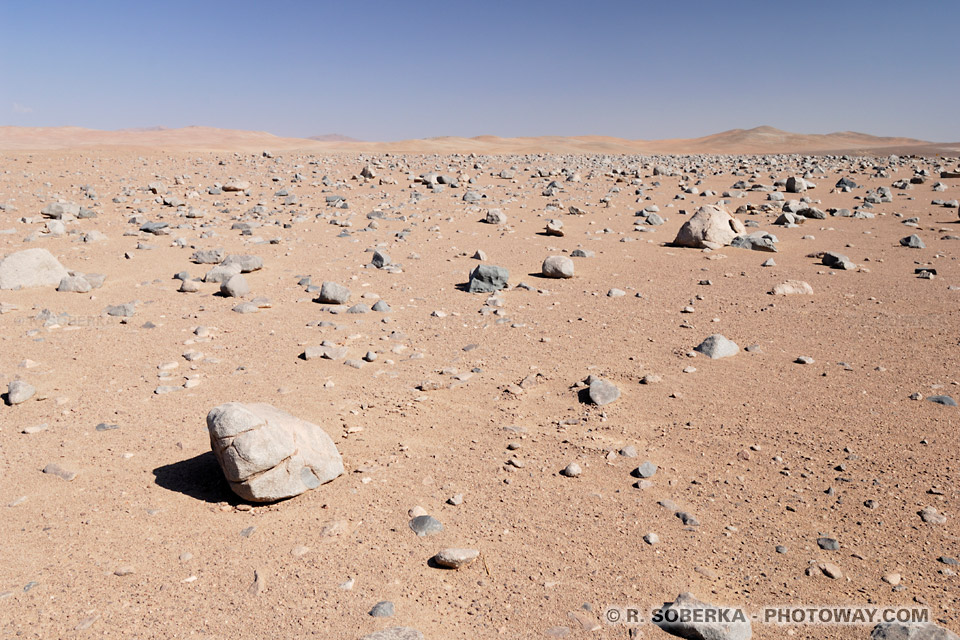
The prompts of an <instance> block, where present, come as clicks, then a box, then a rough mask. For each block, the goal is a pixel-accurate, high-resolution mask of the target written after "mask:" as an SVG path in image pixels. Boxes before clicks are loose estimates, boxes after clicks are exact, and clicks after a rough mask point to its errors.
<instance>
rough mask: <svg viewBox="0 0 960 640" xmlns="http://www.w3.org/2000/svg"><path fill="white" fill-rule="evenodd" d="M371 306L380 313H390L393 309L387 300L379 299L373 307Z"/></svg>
mask: <svg viewBox="0 0 960 640" xmlns="http://www.w3.org/2000/svg"><path fill="white" fill-rule="evenodd" d="M371 308H372V309H373V310H374V311H378V312H380V313H390V311H391V309H390V305H388V304H387V303H386V302H384V301H383V300H377V302H376V303H375V304H374V305H373V307H371Z"/></svg>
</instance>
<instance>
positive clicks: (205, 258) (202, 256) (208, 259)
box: [190, 249, 223, 264]
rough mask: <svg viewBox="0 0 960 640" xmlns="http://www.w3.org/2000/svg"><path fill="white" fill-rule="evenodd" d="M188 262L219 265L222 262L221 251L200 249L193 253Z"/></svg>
mask: <svg viewBox="0 0 960 640" xmlns="http://www.w3.org/2000/svg"><path fill="white" fill-rule="evenodd" d="M190 260H192V261H193V262H195V263H197V264H220V263H221V262H223V249H201V250H200V251H194V252H193V255H191V256H190Z"/></svg>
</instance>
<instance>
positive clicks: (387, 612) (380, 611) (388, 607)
mask: <svg viewBox="0 0 960 640" xmlns="http://www.w3.org/2000/svg"><path fill="white" fill-rule="evenodd" d="M393 613H394V607H393V603H392V602H390V601H389V600H381V601H380V602H378V603H377V604H375V605H373V609H370V615H371V616H373V617H374V618H389V617H391V616H393Z"/></svg>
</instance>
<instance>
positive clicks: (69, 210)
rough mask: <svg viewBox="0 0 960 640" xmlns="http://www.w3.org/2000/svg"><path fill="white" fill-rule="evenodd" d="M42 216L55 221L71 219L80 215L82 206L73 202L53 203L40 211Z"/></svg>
mask: <svg viewBox="0 0 960 640" xmlns="http://www.w3.org/2000/svg"><path fill="white" fill-rule="evenodd" d="M40 215H42V216H43V217H44V218H52V219H54V220H63V219H64V218H66V219H69V218H71V217H77V216H79V215H80V205H78V204H73V203H72V202H51V203H50V204H48V205H47V206H45V207H44V208H43V209H41V210H40Z"/></svg>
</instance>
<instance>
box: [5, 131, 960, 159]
mask: <svg viewBox="0 0 960 640" xmlns="http://www.w3.org/2000/svg"><path fill="white" fill-rule="evenodd" d="M89 147H125V148H146V149H170V150H191V151H243V152H253V153H258V152H260V151H274V152H277V151H288V150H301V151H304V152H307V153H310V152H313V153H359V152H362V153H387V152H390V153H411V154H421V153H440V154H449V153H479V154H488V155H495V154H529V153H556V154H565V153H577V154H585V153H603V154H648V155H652V154H726V155H764V154H788V153H803V154H825V153H831V154H852V155H888V154H893V153H896V154H901V155H904V154H917V155H936V154H941V155H947V156H957V155H960V143H935V142H927V141H924V140H916V139H913V138H897V137H879V136H872V135H868V134H865V133H857V132H854V131H840V132H837V133H826V134H807V133H791V132H789V131H782V130H780V129H775V128H773V127H767V126H764V127H755V128H753V129H731V130H729V131H723V132H721V133H715V134H713V135H709V136H703V137H701V138H677V139H672V140H626V139H623V138H614V137H609V136H569V137H565V136H539V137H527V138H500V137H497V136H489V135H485V136H477V137H474V138H462V137H454V136H443V137H437V138H426V139H419V140H402V141H399V142H361V141H359V140H356V139H355V138H351V137H349V136H344V135H341V134H325V135H319V136H313V137H311V138H281V137H278V136H275V135H273V134H271V133H266V132H264V131H238V130H234V129H217V128H213V127H184V128H181V129H167V128H165V127H147V128H139V129H123V130H120V131H101V130H97V129H84V128H81V127H0V149H4V150H24V151H28V150H44V149H74V148H89Z"/></svg>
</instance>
